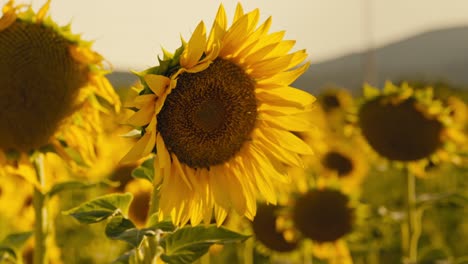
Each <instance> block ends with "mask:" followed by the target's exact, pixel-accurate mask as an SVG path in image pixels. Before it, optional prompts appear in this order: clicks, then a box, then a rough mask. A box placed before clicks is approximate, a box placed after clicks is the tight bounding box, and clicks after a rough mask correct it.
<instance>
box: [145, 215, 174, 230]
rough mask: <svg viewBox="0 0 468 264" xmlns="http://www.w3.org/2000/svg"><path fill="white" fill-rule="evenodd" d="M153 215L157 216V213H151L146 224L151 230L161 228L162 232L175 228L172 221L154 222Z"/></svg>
mask: <svg viewBox="0 0 468 264" xmlns="http://www.w3.org/2000/svg"><path fill="white" fill-rule="evenodd" d="M153 217H155V218H156V217H157V214H153V215H152V217H151V218H150V220H149V222H148V226H149V228H150V229H152V230H162V231H164V232H172V231H174V230H175V228H176V227H175V226H174V224H173V223H172V221H162V222H155V221H154V218H153Z"/></svg>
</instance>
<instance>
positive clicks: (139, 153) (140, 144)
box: [120, 133, 154, 163]
mask: <svg viewBox="0 0 468 264" xmlns="http://www.w3.org/2000/svg"><path fill="white" fill-rule="evenodd" d="M151 136H152V134H151V133H146V134H144V135H143V137H141V138H140V140H138V141H137V143H135V145H134V146H133V148H132V149H130V151H129V152H128V153H127V154H126V155H125V156H124V157H123V158H122V160H121V161H120V162H121V163H128V162H133V161H137V160H139V159H141V158H143V157H145V156H146V155H148V154H149V152H147V150H148V149H152V148H154V143H153V146H151V145H150V144H151V142H152V141H153V140H152V139H151Z"/></svg>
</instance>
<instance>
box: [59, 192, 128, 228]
mask: <svg viewBox="0 0 468 264" xmlns="http://www.w3.org/2000/svg"><path fill="white" fill-rule="evenodd" d="M132 199H133V195H132V194H131V193H124V194H121V193H114V194H108V195H104V196H101V197H99V198H96V199H94V200H91V201H88V202H85V203H83V204H81V205H79V206H77V207H75V208H72V209H70V210H68V211H65V212H63V213H64V214H65V215H70V216H72V217H74V218H75V219H76V220H78V221H79V222H80V223H82V224H93V223H97V222H101V221H103V220H105V219H107V218H108V217H110V216H113V215H116V214H120V215H122V214H123V215H127V213H128V207H129V205H130V203H131V201H132Z"/></svg>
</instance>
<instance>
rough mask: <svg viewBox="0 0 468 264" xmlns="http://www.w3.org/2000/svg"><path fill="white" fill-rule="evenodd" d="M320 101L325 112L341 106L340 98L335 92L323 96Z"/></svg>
mask: <svg viewBox="0 0 468 264" xmlns="http://www.w3.org/2000/svg"><path fill="white" fill-rule="evenodd" d="M320 102H321V104H322V107H323V109H324V110H325V112H331V111H333V110H335V109H337V108H340V106H341V103H340V100H339V99H338V97H337V96H336V95H333V94H327V95H324V96H322V97H321V100H320Z"/></svg>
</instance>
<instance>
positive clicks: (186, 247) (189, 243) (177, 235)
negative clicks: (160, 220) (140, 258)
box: [161, 225, 249, 264]
mask: <svg viewBox="0 0 468 264" xmlns="http://www.w3.org/2000/svg"><path fill="white" fill-rule="evenodd" d="M247 238H249V236H245V235H242V234H239V233H236V232H233V231H231V230H228V229H226V228H224V227H216V226H215V225H209V226H203V225H201V226H194V227H183V228H181V229H179V230H176V231H175V232H174V233H171V234H167V235H166V236H164V237H163V238H162V240H161V246H162V247H163V248H164V254H162V255H161V259H162V260H163V261H165V262H167V263H170V264H185V263H192V262H194V261H195V260H197V259H198V258H200V257H201V256H203V255H204V254H205V253H207V252H208V249H209V248H210V246H211V245H213V244H226V243H232V242H241V241H244V240H246V239H247Z"/></svg>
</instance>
